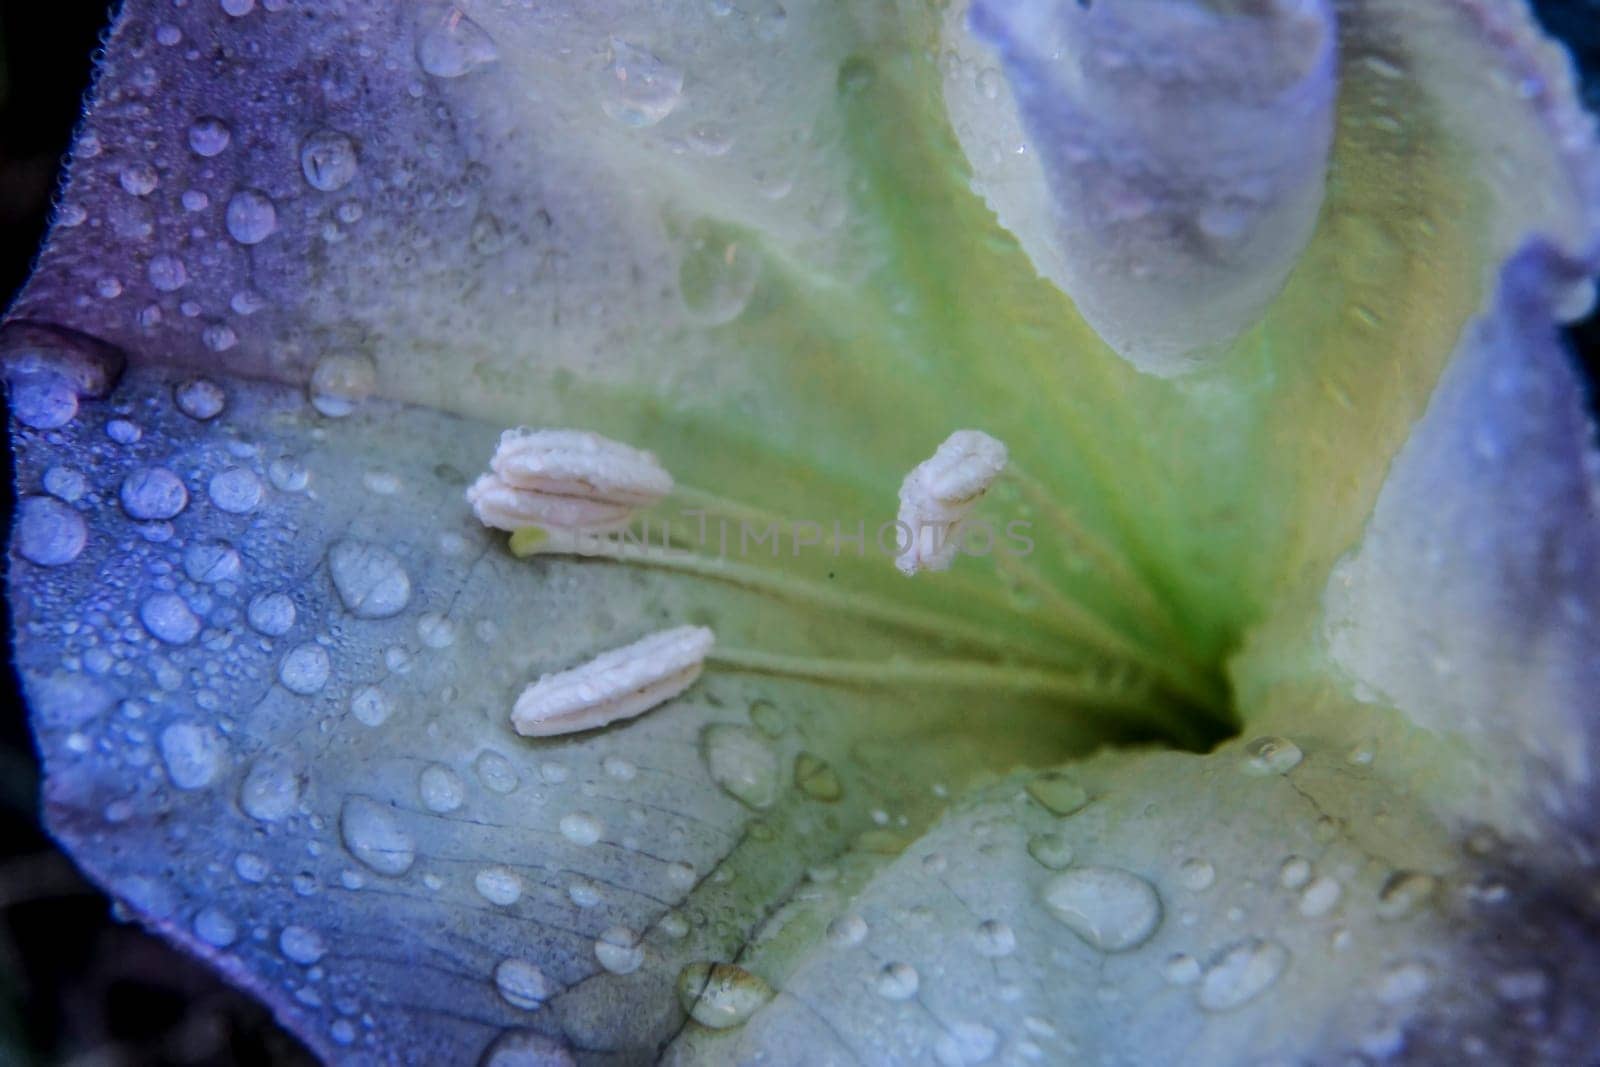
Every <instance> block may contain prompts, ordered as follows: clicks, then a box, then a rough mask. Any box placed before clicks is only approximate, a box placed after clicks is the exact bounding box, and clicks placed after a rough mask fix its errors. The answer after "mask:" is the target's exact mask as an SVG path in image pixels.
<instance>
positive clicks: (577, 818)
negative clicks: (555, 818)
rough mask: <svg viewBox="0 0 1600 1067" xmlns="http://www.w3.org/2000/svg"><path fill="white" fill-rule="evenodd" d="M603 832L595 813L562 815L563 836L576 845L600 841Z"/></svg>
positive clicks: (588, 844) (582, 845) (585, 845)
mask: <svg viewBox="0 0 1600 1067" xmlns="http://www.w3.org/2000/svg"><path fill="white" fill-rule="evenodd" d="M486 784H487V783H486ZM603 833H605V827H604V826H603V825H602V824H601V822H600V820H599V819H597V818H595V817H594V816H593V815H589V814H586V813H584V812H574V813H573V814H571V815H563V816H561V836H562V837H564V838H566V839H567V840H568V841H570V842H572V843H573V844H574V845H578V846H579V847H582V848H588V847H589V846H590V845H593V844H595V843H596V842H598V841H599V840H600V837H601V835H602V834H603Z"/></svg>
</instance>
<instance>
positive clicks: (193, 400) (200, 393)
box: [172, 378, 228, 422]
mask: <svg viewBox="0 0 1600 1067" xmlns="http://www.w3.org/2000/svg"><path fill="white" fill-rule="evenodd" d="M172 399H173V402H174V403H176V404H177V405H178V410H179V411H181V412H183V413H184V414H185V415H187V416H189V417H190V418H191V419H198V420H200V421H201V422H205V421H206V420H208V419H214V418H216V417H217V416H218V415H221V414H222V409H223V408H225V407H227V405H228V394H227V393H225V392H223V390H222V386H220V385H218V384H217V383H216V382H214V381H212V380H211V379H209V378H188V379H185V380H184V381H182V382H179V383H178V385H177V387H176V388H174V389H173V390H172Z"/></svg>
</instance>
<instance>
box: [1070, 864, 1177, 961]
mask: <svg viewBox="0 0 1600 1067" xmlns="http://www.w3.org/2000/svg"><path fill="white" fill-rule="evenodd" d="M1043 899H1044V904H1045V907H1047V908H1048V909H1049V910H1050V913H1051V914H1052V915H1054V916H1055V917H1056V918H1057V919H1060V920H1061V921H1062V922H1063V923H1065V924H1066V925H1067V928H1068V929H1070V930H1071V931H1072V932H1073V933H1075V934H1077V935H1078V936H1079V937H1081V938H1083V940H1084V941H1085V942H1087V943H1088V944H1089V945H1091V946H1093V947H1094V948H1097V949H1099V950H1100V951H1101V952H1126V951H1127V950H1129V949H1132V948H1137V947H1138V946H1140V945H1142V944H1144V943H1145V942H1146V941H1148V940H1149V939H1150V935H1151V934H1153V933H1155V932H1156V927H1157V926H1159V925H1160V924H1161V898H1160V897H1159V896H1157V895H1156V890H1155V887H1154V886H1152V885H1151V884H1150V883H1149V882H1147V881H1145V880H1144V879H1143V878H1140V877H1139V876H1138V875H1136V874H1130V873H1129V872H1127V871H1124V870H1119V869H1117V868H1115V867H1079V868H1076V869H1073V870H1069V871H1063V872H1062V873H1061V874H1058V875H1056V876H1055V877H1054V878H1052V879H1050V881H1048V882H1046V883H1045V887H1044V892H1043Z"/></svg>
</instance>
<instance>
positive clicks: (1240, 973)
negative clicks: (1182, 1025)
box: [1196, 937, 1289, 1012]
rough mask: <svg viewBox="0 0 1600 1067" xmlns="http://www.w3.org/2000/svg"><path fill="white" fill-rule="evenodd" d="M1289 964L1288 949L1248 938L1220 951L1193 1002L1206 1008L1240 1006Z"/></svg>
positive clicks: (1273, 981) (1232, 1008)
mask: <svg viewBox="0 0 1600 1067" xmlns="http://www.w3.org/2000/svg"><path fill="white" fill-rule="evenodd" d="M1288 964H1289V950H1288V949H1286V948H1284V947H1283V946H1282V945H1280V944H1278V943H1277V942H1276V941H1269V940H1267V939H1265V938H1260V937H1252V938H1248V939H1247V940H1244V941H1240V942H1238V943H1237V944H1234V945H1232V946H1230V947H1229V948H1227V949H1225V950H1223V952H1222V954H1221V955H1220V956H1218V957H1217V959H1216V961H1215V962H1213V963H1212V964H1211V966H1209V967H1207V968H1206V971H1205V974H1204V976H1203V977H1202V978H1201V979H1200V987H1199V990H1198V991H1197V993H1196V1001H1197V1002H1198V1003H1199V1005H1200V1007H1201V1008H1203V1009H1204V1010H1206V1011H1213V1012H1224V1011H1233V1010H1234V1009H1236V1008H1242V1007H1244V1006H1245V1005H1246V1004H1248V1003H1250V1002H1251V1001H1252V1000H1254V999H1256V998H1257V997H1259V996H1260V995H1261V994H1263V993H1265V992H1266V991H1267V990H1268V989H1270V988H1271V987H1272V985H1273V983H1275V982H1276V981H1277V980H1278V976H1279V975H1280V974H1282V973H1283V969H1284V968H1285V967H1287V966H1288Z"/></svg>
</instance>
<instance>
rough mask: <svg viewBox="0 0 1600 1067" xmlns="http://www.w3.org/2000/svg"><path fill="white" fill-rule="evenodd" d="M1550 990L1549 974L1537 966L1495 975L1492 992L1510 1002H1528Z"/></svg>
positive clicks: (1539, 997)
mask: <svg viewBox="0 0 1600 1067" xmlns="http://www.w3.org/2000/svg"><path fill="white" fill-rule="evenodd" d="M1549 991H1550V976H1549V975H1547V974H1545V973H1544V972H1543V971H1541V970H1539V969H1538V968H1537V967H1520V968H1517V969H1515V970H1510V971H1506V972H1505V973H1504V974H1500V975H1496V976H1495V980H1494V992H1495V995H1496V996H1498V997H1499V998H1500V999H1501V1000H1505V1001H1509V1002H1510V1003H1512V1004H1528V1003H1531V1002H1533V1001H1536V1000H1539V999H1541V998H1542V997H1544V995H1545V994H1546V993H1548V992H1549Z"/></svg>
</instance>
